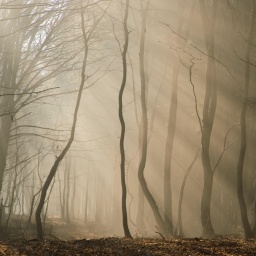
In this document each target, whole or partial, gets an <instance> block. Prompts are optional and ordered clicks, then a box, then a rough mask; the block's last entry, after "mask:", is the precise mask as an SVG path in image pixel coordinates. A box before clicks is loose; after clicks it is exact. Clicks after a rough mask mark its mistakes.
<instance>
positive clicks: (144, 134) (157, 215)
mask: <svg viewBox="0 0 256 256" xmlns="http://www.w3.org/2000/svg"><path fill="white" fill-rule="evenodd" d="M149 2H150V1H149V0H148V1H147V2H146V7H145V8H144V7H143V6H142V8H141V9H142V25H141V38H140V53H139V59H140V80H141V111H142V131H143V132H142V150H141V159H140V164H139V169H138V178H139V181H140V184H141V187H142V190H143V193H144V195H145V197H146V199H147V201H148V203H149V205H150V207H151V209H152V211H153V214H154V217H155V220H156V222H157V225H158V227H159V229H160V231H161V232H162V233H163V234H164V235H168V233H169V232H168V231H167V228H166V226H165V223H164V220H163V218H162V216H161V214H160V211H159V208H158V206H157V203H156V201H155V199H154V197H153V196H152V194H151V192H150V191H149V189H148V185H147V182H146V180H145V177H144V169H145V166H146V160H147V147H148V142H147V140H148V119H147V106H146V79H145V68H144V45H145V34H146V17H147V11H148V7H149Z"/></svg>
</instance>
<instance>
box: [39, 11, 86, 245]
mask: <svg viewBox="0 0 256 256" xmlns="http://www.w3.org/2000/svg"><path fill="white" fill-rule="evenodd" d="M83 15H84V14H83V8H81V21H82V32H83V38H84V47H85V50H84V59H83V66H82V71H81V83H80V86H79V91H78V95H77V101H76V106H75V111H74V116H73V124H72V129H71V134H70V138H69V140H68V142H67V144H66V146H65V147H64V149H63V150H62V152H61V154H60V155H59V156H58V157H57V158H56V160H55V162H54V164H53V166H52V168H51V170H50V173H49V174H48V176H47V178H46V180H45V183H44V185H43V187H42V191H41V196H40V200H39V204H38V206H37V209H36V229H37V238H38V239H40V240H42V239H43V228H42V222H41V212H42V209H43V206H44V202H45V198H46V194H47V190H48V188H49V186H50V184H51V181H52V179H53V177H54V176H55V174H56V171H57V169H58V166H59V164H60V162H61V161H62V159H63V158H64V156H65V155H66V153H67V152H68V150H69V148H70V146H71V144H72V142H73V140H74V136H75V130H76V122H77V115H78V110H79V106H80V101H81V97H82V92H83V88H84V84H85V80H86V76H85V69H86V63H87V56H88V41H87V36H86V32H85V25H84V16H83Z"/></svg>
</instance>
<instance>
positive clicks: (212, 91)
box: [199, 0, 217, 236]
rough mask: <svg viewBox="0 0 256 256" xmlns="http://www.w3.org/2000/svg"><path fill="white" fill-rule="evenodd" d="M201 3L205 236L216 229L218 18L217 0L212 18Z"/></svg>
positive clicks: (211, 233)
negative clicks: (213, 144)
mask: <svg viewBox="0 0 256 256" xmlns="http://www.w3.org/2000/svg"><path fill="white" fill-rule="evenodd" d="M199 3H200V10H201V16H202V23H203V28H204V36H205V44H206V49H207V55H208V57H207V69H206V88H205V97H204V106H203V121H202V141H201V143H202V162H203V169H204V183H203V193H202V201H201V223H202V228H203V236H213V235H214V230H213V226H212V222H211V196H212V185H213V176H214V172H213V170H212V166H211V159H210V140H211V134H212V127H213V122H214V116H215V110H216V105H217V85H216V63H215V59H214V44H215V43H214V23H215V18H216V9H217V2H213V6H212V10H211V17H210V18H209V16H208V14H207V10H206V6H205V2H204V0H200V2H199Z"/></svg>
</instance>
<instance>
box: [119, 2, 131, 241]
mask: <svg viewBox="0 0 256 256" xmlns="http://www.w3.org/2000/svg"><path fill="white" fill-rule="evenodd" d="M128 14H129V0H126V3H125V15H124V27H123V28H124V37H125V42H124V47H123V50H122V61H123V80H122V84H121V88H120V91H119V97H118V103H119V110H118V115H119V121H120V124H121V135H120V154H121V164H120V169H121V185H122V215H123V229H124V235H125V237H132V236H131V233H130V231H129V227H128V220H127V206H126V195H127V191H126V182H125V150H124V137H125V122H124V117H123V93H124V88H125V85H126V80H127V49H128V44H129V31H128V27H127V19H128Z"/></svg>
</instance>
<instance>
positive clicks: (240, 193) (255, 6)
mask: <svg viewBox="0 0 256 256" xmlns="http://www.w3.org/2000/svg"><path fill="white" fill-rule="evenodd" d="M255 17H256V3H255V1H251V16H250V27H249V32H248V39H247V48H246V52H245V68H244V88H243V95H242V106H241V113H240V133H241V137H240V152H239V159H238V163H237V197H238V202H239V206H240V214H241V219H242V224H243V229H244V235H245V238H251V237H252V236H253V232H252V229H251V227H250V223H249V220H248V215H247V206H246V203H245V199H244V188H243V170H244V165H245V154H246V146H247V141H246V140H247V139H246V133H247V127H246V112H247V107H248V92H249V85H250V54H251V49H252V44H253V38H254V37H253V36H254V32H255V31H254V30H255Z"/></svg>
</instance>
